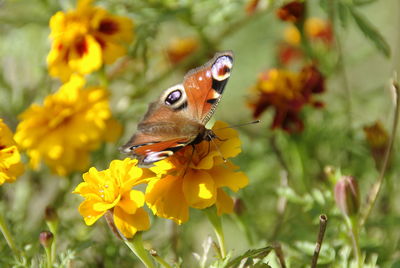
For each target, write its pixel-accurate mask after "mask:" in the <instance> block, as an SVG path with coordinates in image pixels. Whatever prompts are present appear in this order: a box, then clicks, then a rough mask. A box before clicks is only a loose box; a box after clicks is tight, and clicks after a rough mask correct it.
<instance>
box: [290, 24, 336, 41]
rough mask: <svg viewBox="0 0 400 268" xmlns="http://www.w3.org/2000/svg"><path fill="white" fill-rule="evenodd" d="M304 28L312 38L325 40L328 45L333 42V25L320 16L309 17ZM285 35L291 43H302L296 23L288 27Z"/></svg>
mask: <svg viewBox="0 0 400 268" xmlns="http://www.w3.org/2000/svg"><path fill="white" fill-rule="evenodd" d="M304 29H305V33H306V35H307V36H308V37H309V38H310V39H311V40H314V41H318V40H319V41H322V42H324V43H325V44H326V45H330V44H332V42H333V30H332V26H331V25H330V23H329V22H327V21H326V20H323V19H320V18H308V19H307V20H306V21H305V23H304ZM283 36H284V39H285V41H286V42H287V43H289V44H290V45H293V46H297V45H299V44H300V41H301V36H300V32H299V30H298V29H297V28H296V27H295V26H294V25H290V26H288V27H286V29H285V30H284V32H283Z"/></svg>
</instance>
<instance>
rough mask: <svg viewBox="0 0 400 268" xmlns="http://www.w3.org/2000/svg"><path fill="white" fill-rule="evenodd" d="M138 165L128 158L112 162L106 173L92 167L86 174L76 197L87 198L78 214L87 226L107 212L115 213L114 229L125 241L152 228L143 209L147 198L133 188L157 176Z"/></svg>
mask: <svg viewBox="0 0 400 268" xmlns="http://www.w3.org/2000/svg"><path fill="white" fill-rule="evenodd" d="M136 165H137V160H132V159H129V158H126V159H124V160H113V161H112V162H111V163H110V167H109V168H108V169H106V170H103V171H98V170H97V169H96V168H94V167H92V168H90V169H89V171H88V172H86V173H85V174H83V180H84V182H81V183H80V184H79V185H78V186H77V187H76V188H75V190H74V191H73V193H75V194H79V195H81V196H82V197H84V198H85V200H84V201H83V202H82V203H81V205H80V206H79V213H80V214H81V215H82V217H83V219H84V220H85V223H86V224H87V225H93V224H94V223H95V222H96V221H97V220H98V219H99V218H100V217H102V216H103V215H104V214H105V213H106V212H107V211H112V212H113V219H114V224H115V226H116V227H117V228H118V230H119V231H120V232H121V233H122V234H123V235H124V236H125V237H126V238H131V237H133V236H134V235H135V233H136V232H137V231H143V230H147V229H149V228H150V219H149V216H148V214H147V212H146V211H145V210H144V209H143V208H142V207H143V205H144V200H145V197H144V194H143V193H142V192H141V191H138V190H132V188H133V187H135V186H137V185H139V184H143V183H147V182H148V181H149V180H150V179H151V177H152V176H154V173H153V172H151V171H149V170H147V169H141V168H139V167H137V166H136Z"/></svg>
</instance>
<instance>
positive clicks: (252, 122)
mask: <svg viewBox="0 0 400 268" xmlns="http://www.w3.org/2000/svg"><path fill="white" fill-rule="evenodd" d="M260 122H261V120H254V121H251V122H248V123H244V124H239V125H233V126H227V127H221V128H217V129H214V130H220V129H226V128H238V127H243V126H247V125H253V124H258V123H260Z"/></svg>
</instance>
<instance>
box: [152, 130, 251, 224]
mask: <svg viewBox="0 0 400 268" xmlns="http://www.w3.org/2000/svg"><path fill="white" fill-rule="evenodd" d="M226 126H227V124H225V123H223V122H217V123H215V125H214V127H213V131H214V133H215V134H216V135H217V136H218V138H219V139H214V140H213V141H212V142H208V141H203V142H202V143H200V144H198V145H196V146H195V150H194V151H193V149H192V147H191V146H186V147H185V148H184V149H182V150H180V151H178V152H177V153H175V154H174V155H173V156H171V157H169V158H167V159H165V160H162V161H160V162H157V163H156V167H155V168H153V170H154V171H155V172H156V173H158V174H159V175H161V176H160V177H158V178H154V179H153V180H151V181H150V182H149V185H148V187H147V189H146V203H147V205H148V206H149V207H150V208H151V210H152V211H153V213H154V214H155V215H157V216H159V217H163V218H167V219H172V220H174V221H175V222H176V223H178V224H181V223H183V222H186V221H187V220H188V219H189V207H192V208H196V209H205V208H207V207H210V206H212V205H214V204H215V205H216V207H217V212H218V215H221V214H222V213H231V212H233V200H232V198H231V197H230V196H229V195H228V194H227V193H226V192H225V190H224V189H223V188H224V187H227V188H230V189H231V190H232V191H235V192H236V191H238V190H239V189H241V188H243V187H245V186H246V185H247V184H248V178H247V176H246V175H245V174H244V173H243V172H239V171H238V167H237V166H235V165H233V164H232V163H231V162H230V161H226V160H225V159H227V158H231V157H234V156H236V155H237V154H239V153H240V151H241V149H240V140H239V138H238V134H237V132H236V131H235V130H233V129H231V128H224V127H226Z"/></svg>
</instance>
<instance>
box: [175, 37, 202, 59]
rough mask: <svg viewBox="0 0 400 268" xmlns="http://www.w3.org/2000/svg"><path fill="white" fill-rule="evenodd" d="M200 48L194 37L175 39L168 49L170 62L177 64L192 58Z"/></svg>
mask: <svg viewBox="0 0 400 268" xmlns="http://www.w3.org/2000/svg"><path fill="white" fill-rule="evenodd" d="M198 47H199V41H198V40H197V39H196V38H193V37H187V38H181V39H173V40H172V41H171V42H170V43H169V45H168V48H167V56H168V60H169V61H170V62H171V63H172V64H177V63H179V62H181V61H182V60H184V59H185V58H187V57H188V56H190V55H191V54H192V53H193V52H195V51H196V50H197V49H198Z"/></svg>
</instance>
